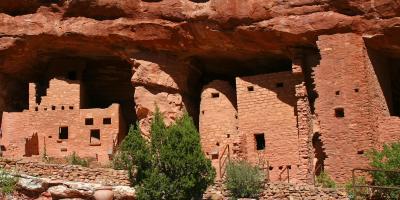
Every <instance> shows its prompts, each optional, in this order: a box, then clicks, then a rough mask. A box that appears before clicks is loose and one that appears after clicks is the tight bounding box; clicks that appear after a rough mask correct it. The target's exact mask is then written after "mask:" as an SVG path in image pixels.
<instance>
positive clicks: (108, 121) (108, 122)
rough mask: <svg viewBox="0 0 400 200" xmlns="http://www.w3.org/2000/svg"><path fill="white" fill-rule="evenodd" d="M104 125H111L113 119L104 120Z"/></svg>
mask: <svg viewBox="0 0 400 200" xmlns="http://www.w3.org/2000/svg"><path fill="white" fill-rule="evenodd" d="M103 124H111V118H109V117H107V118H103Z"/></svg>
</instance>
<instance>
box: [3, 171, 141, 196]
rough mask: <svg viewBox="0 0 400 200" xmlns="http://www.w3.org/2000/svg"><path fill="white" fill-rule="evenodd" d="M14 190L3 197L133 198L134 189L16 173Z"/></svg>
mask: <svg viewBox="0 0 400 200" xmlns="http://www.w3.org/2000/svg"><path fill="white" fill-rule="evenodd" d="M17 177H18V183H17V186H16V192H14V193H13V194H10V195H7V196H5V197H3V198H4V199H7V200H8V199H10V200H11V199H13V200H14V199H15V200H20V199H27V200H28V199H30V200H31V199H36V200H51V199H76V200H78V199H89V200H90V199H92V200H112V199H116V200H130V199H131V200H133V199H135V189H134V188H132V187H129V186H104V185H101V184H95V183H83V182H72V181H64V180H51V179H47V178H37V177H33V176H28V175H18V176H17Z"/></svg>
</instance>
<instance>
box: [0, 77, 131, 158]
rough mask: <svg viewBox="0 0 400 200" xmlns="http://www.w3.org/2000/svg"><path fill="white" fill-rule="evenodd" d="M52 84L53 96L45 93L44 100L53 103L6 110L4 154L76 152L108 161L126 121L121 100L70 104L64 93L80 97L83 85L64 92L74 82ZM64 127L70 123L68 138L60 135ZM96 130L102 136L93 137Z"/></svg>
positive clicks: (56, 154)
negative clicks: (84, 105) (91, 106)
mask: <svg viewBox="0 0 400 200" xmlns="http://www.w3.org/2000/svg"><path fill="white" fill-rule="evenodd" d="M66 85H67V86H66ZM76 85H78V86H79V84H73V87H74V88H75V86H76ZM50 86H51V87H54V88H55V89H53V88H50V89H49V90H48V91H49V92H50V93H48V94H49V95H50V96H44V97H48V99H47V100H49V101H47V100H45V99H44V100H45V101H44V103H46V102H48V103H50V102H51V104H49V105H48V104H45V105H43V106H42V105H40V106H39V107H38V109H36V107H33V108H32V109H30V110H24V111H23V112H4V113H3V119H2V138H1V144H2V145H3V146H4V149H3V152H2V153H3V155H4V156H5V157H8V158H22V157H32V156H33V157H39V158H40V157H41V156H42V155H44V154H46V155H48V156H50V157H65V156H68V155H70V154H72V153H73V152H76V153H77V154H78V155H79V156H81V157H91V158H95V159H96V160H98V161H99V162H102V163H107V162H108V161H109V159H110V157H109V155H110V154H112V153H113V151H114V150H115V147H116V144H117V143H118V142H119V141H118V138H119V136H120V134H121V130H120V125H121V123H124V122H123V121H122V117H121V116H120V106H119V104H112V105H111V106H110V107H108V108H105V109H97V108H96V109H79V103H73V104H72V107H70V106H71V104H69V103H70V102H68V101H66V100H65V99H64V98H61V96H63V95H68V96H72V95H75V96H74V97H70V100H71V99H72V98H75V99H79V89H78V90H76V88H75V90H73V91H66V93H65V94H64V93H63V92H64V91H65V90H64V89H63V87H64V86H66V88H67V89H69V87H68V86H70V84H69V83H67V82H65V81H63V80H57V79H53V80H51V81H50ZM71 87H72V86H71ZM56 89H57V90H58V92H56V91H55V90H56ZM30 92H33V91H31V90H30ZM72 93H73V94H72ZM59 95H61V96H59ZM76 95H78V96H76ZM30 96H31V97H32V98H33V97H34V95H30ZM57 97H60V98H57ZM67 100H68V99H67ZM46 105H48V106H46ZM50 105H54V106H55V107H52V106H50ZM62 105H65V106H62ZM67 105H68V106H67ZM107 118H108V119H109V120H110V123H109V124H107V123H104V121H103V120H104V119H107ZM86 119H92V120H93V121H92V122H93V124H86ZM61 127H68V138H60V137H59V133H60V128H61ZM92 130H95V131H97V130H98V131H99V136H98V137H99V139H98V138H97V137H92V135H91V131H92Z"/></svg>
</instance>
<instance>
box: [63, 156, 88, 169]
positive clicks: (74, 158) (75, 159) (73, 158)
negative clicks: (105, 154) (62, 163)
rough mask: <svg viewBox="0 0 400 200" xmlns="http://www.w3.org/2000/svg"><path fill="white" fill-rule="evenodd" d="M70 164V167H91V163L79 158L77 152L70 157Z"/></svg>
mask: <svg viewBox="0 0 400 200" xmlns="http://www.w3.org/2000/svg"><path fill="white" fill-rule="evenodd" d="M66 159H67V161H68V164H70V165H80V166H83V167H88V166H89V161H88V160H86V159H84V158H81V157H79V156H78V155H77V154H76V153H75V152H73V153H72V154H71V155H69V156H68V157H67V158H66Z"/></svg>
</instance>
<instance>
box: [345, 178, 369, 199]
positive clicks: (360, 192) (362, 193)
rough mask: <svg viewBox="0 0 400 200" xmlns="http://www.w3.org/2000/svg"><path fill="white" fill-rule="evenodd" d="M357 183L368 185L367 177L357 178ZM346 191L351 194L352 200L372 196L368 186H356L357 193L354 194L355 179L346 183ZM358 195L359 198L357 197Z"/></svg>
mask: <svg viewBox="0 0 400 200" xmlns="http://www.w3.org/2000/svg"><path fill="white" fill-rule="evenodd" d="M355 184H356V185H368V183H367V181H366V179H365V177H364V176H361V177H357V178H356V180H355ZM345 188H346V192H347V194H348V195H349V199H351V200H358V199H368V198H369V196H370V190H369V189H368V188H365V187H362V188H358V187H357V188H355V189H356V191H355V192H356V193H357V195H355V194H354V188H353V181H352V180H350V181H348V182H347V183H346V185H345ZM355 196H357V199H356V198H355Z"/></svg>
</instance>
